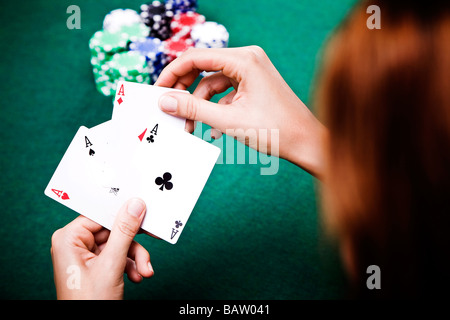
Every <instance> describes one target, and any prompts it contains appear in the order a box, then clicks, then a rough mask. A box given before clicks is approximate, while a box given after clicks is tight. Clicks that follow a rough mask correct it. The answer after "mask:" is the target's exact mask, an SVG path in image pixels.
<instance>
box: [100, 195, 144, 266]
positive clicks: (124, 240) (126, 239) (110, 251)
mask: <svg viewBox="0 0 450 320" xmlns="http://www.w3.org/2000/svg"><path fill="white" fill-rule="evenodd" d="M145 212H146V206H145V202H144V201H143V200H141V199H138V198H133V199H130V200H128V201H127V202H126V203H125V204H124V205H123V206H122V207H121V208H120V210H119V212H118V213H117V216H116V220H115V221H114V225H113V227H112V228H111V234H110V235H109V238H108V241H107V242H106V246H105V248H104V249H103V251H102V253H101V255H103V256H106V257H108V258H109V259H112V261H116V262H117V264H120V263H122V262H123V263H124V264H125V262H126V257H127V254H128V250H129V248H130V246H131V243H132V242H133V239H134V236H135V235H136V234H137V233H138V231H139V229H140V227H141V224H142V220H143V219H144V216H145Z"/></svg>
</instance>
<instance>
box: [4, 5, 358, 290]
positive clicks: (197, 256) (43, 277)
mask: <svg viewBox="0 0 450 320" xmlns="http://www.w3.org/2000/svg"><path fill="white" fill-rule="evenodd" d="M142 2H143V1H142V0H140V1H139V0H128V1H119V0H107V1H106V0H97V1H87V0H77V1H68V0H59V1H46V0H34V1H26V2H25V3H24V2H14V1H7V2H6V1H4V2H2V8H1V10H0V20H1V21H2V27H1V28H0V45H1V59H0V66H1V69H0V70H1V72H0V86H1V87H0V88H1V90H0V92H1V95H0V99H1V102H0V128H1V130H0V150H1V158H0V169H1V175H0V185H1V192H0V199H1V212H0V298H3V299H54V298H55V297H56V294H55V291H54V284H53V271H52V263H51V256H50V238H51V235H52V233H53V232H54V231H55V230H56V229H58V228H61V227H63V226H64V225H66V224H67V223H69V222H70V221H72V220H73V219H74V218H75V217H76V216H77V214H76V213H75V212H73V211H71V210H70V209H67V208H66V207H64V206H62V205H60V204H58V203H57V202H55V201H53V200H51V199H49V198H47V197H46V196H45V195H44V189H45V187H46V185H47V183H48V182H49V180H50V178H51V175H52V174H53V172H54V170H55V169H56V166H57V165H58V163H59V161H60V159H61V157H62V156H63V154H64V151H65V150H66V148H67V147H68V145H69V143H70V141H71V139H72V138H73V136H74V134H75V133H76V131H77V129H78V128H79V127H80V126H81V125H84V126H87V127H92V126H95V125H97V124H100V123H102V122H104V121H107V120H109V119H110V118H111V112H112V103H111V100H112V99H111V97H105V96H103V95H101V94H100V93H98V92H97V91H96V89H95V85H94V82H93V75H92V69H91V67H90V64H89V59H90V53H89V49H88V41H89V38H90V37H91V36H92V34H93V33H94V32H95V31H97V30H99V29H101V26H102V21H103V17H104V16H105V14H107V13H108V12H109V11H111V10H113V9H116V8H131V9H135V10H138V8H139V5H140V4H141V3H142ZM354 2H355V1H354V0H341V1H334V0H322V1H313V0H305V1H266V0H258V1H256V0H255V1H253V0H240V1H239V0H227V1H212V0H200V1H199V12H200V13H202V14H204V15H205V16H206V17H207V20H212V21H218V22H219V23H222V24H224V25H225V26H226V27H227V29H228V30H229V32H230V42H229V45H230V46H231V47H239V46H245V45H251V44H256V45H259V46H261V47H263V48H264V49H265V51H266V52H267V54H268V55H269V57H270V58H271V60H272V61H273V63H274V64H275V66H276V67H277V68H278V70H279V71H280V73H281V74H282V76H283V77H284V78H285V80H286V81H287V83H288V84H289V85H290V86H291V88H292V89H293V90H294V91H295V92H296V93H297V94H298V96H299V97H300V98H301V99H302V100H303V101H305V102H306V103H309V101H310V100H311V99H310V92H311V90H312V86H313V84H314V74H315V72H316V70H317V66H318V63H319V62H320V61H319V59H318V57H320V50H321V48H322V47H323V45H324V43H325V41H326V39H327V37H328V36H329V35H330V33H331V31H332V30H333V28H335V27H336V25H337V24H339V22H340V21H342V19H343V17H344V16H345V15H346V13H347V12H348V11H349V9H350V8H351V6H352V5H353V4H354ZM72 4H76V5H78V6H79V7H80V9H81V29H79V30H69V29H68V28H67V26H66V20H67V18H68V17H69V14H67V13H66V10H67V7H68V6H69V5H72ZM191 90H192V88H191ZM215 101H217V98H215ZM274 107H276V106H274ZM207 129H208V127H206V126H203V129H197V132H196V133H197V134H198V135H200V136H201V135H202V132H204V131H205V130H207ZM198 130H203V131H202V132H198ZM224 139H225V140H224ZM229 139H230V138H228V137H223V138H221V139H220V140H218V141H217V142H216V143H218V144H219V145H226V143H227V142H230V141H229ZM231 143H233V141H231ZM234 147H235V148H238V145H237V144H235V146H234ZM264 167H267V165H266V164H264V163H263V162H262V160H258V162H257V163H256V164H253V163H249V159H248V158H246V161H245V163H244V164H237V163H236V161H235V163H234V164H232V163H228V164H226V163H225V164H217V165H216V166H215V168H214V170H213V172H212V174H211V176H210V178H209V180H208V183H207V185H206V187H205V189H204V191H203V193H202V195H201V197H200V199H199V201H198V202H197V205H196V207H195V209H194V211H193V213H192V215H191V218H190V220H189V223H188V224H187V225H186V228H185V229H184V232H183V234H182V236H181V238H180V240H179V241H178V243H177V244H176V245H171V244H168V243H166V242H164V241H161V240H157V239H154V238H151V237H148V236H145V235H138V236H137V240H138V241H139V242H140V243H142V244H143V245H144V246H145V247H146V248H147V249H148V250H149V252H150V254H151V260H152V264H153V267H154V269H155V276H154V277H153V278H152V279H145V280H144V281H143V282H142V283H140V284H138V285H136V284H133V283H131V282H130V281H128V280H126V286H125V298H127V299H333V298H342V297H343V296H344V293H345V277H344V276H343V272H342V268H341V264H340V262H339V259H338V254H337V250H336V248H335V246H334V245H332V244H330V243H328V242H327V241H326V238H325V236H324V232H323V227H322V226H321V219H320V212H319V209H318V208H319V206H318V203H319V201H320V199H318V197H317V194H316V188H317V181H315V180H314V178H313V177H311V176H310V175H309V174H307V173H306V172H304V171H303V170H301V169H300V168H298V167H296V166H295V165H293V164H291V163H289V162H287V161H284V160H280V162H279V167H278V172H277V173H276V174H274V175H262V174H261V168H264Z"/></svg>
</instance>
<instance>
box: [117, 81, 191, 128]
mask: <svg viewBox="0 0 450 320" xmlns="http://www.w3.org/2000/svg"><path fill="white" fill-rule="evenodd" d="M173 91H176V92H183V93H186V94H188V92H187V91H184V90H176V89H171V88H163V87H157V86H152V85H147V84H140V83H135V82H128V81H119V83H118V84H117V91H116V96H115V98H114V107H113V115H112V119H113V120H117V119H120V120H121V122H122V123H129V124H133V125H134V126H135V127H136V128H140V127H142V124H143V123H146V124H147V120H148V119H153V120H154V121H155V124H157V123H159V122H160V121H162V122H164V123H165V124H166V125H169V126H173V127H175V129H181V130H184V127H185V124H186V120H185V119H182V118H178V117H174V116H171V115H168V114H166V113H165V112H163V111H161V109H160V108H159V106H158V101H159V98H160V97H161V95H162V94H164V93H167V92H173ZM150 129H152V128H150ZM143 131H144V128H142V131H141V132H140V133H143Z"/></svg>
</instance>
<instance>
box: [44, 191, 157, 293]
mask: <svg viewBox="0 0 450 320" xmlns="http://www.w3.org/2000/svg"><path fill="white" fill-rule="evenodd" d="M145 212H146V207H145V203H144V202H143V201H142V200H140V199H131V200H129V201H128V202H126V203H125V204H124V205H123V206H122V208H121V209H120V211H119V213H118V214H117V217H116V220H115V222H114V226H113V228H112V230H111V231H109V230H107V229H105V228H103V227H102V226H101V225H99V224H97V223H95V222H93V221H92V220H89V219H88V218H85V217H83V216H79V217H78V218H76V219H75V220H74V221H72V222H71V223H69V224H68V225H67V226H65V227H64V228H62V229H59V230H57V231H55V233H54V234H53V236H52V248H51V254H52V261H53V273H54V280H55V286H56V293H57V298H58V299H122V298H123V289H124V281H123V274H124V272H126V273H127V274H128V278H129V279H130V280H131V281H133V282H140V281H141V280H142V277H146V278H148V277H151V276H152V275H153V268H152V266H151V264H150V255H149V253H148V252H147V250H146V249H145V248H144V247H142V246H141V245H140V244H138V243H137V242H135V241H133V238H134V236H135V235H136V234H137V232H138V231H139V229H140V226H141V223H142V220H143V219H144V216H145Z"/></svg>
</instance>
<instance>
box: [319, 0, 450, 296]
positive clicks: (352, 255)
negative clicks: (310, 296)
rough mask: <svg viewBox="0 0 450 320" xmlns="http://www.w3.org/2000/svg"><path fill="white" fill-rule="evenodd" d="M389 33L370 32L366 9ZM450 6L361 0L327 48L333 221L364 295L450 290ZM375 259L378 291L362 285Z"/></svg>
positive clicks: (324, 93) (328, 195)
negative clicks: (378, 13)
mask: <svg viewBox="0 0 450 320" xmlns="http://www.w3.org/2000/svg"><path fill="white" fill-rule="evenodd" d="M373 4H375V5H377V6H378V7H379V8H380V11H381V16H380V17H381V29H369V28H368V27H367V24H366V23H367V19H368V18H369V16H370V14H368V13H367V12H366V9H367V7H368V6H369V5H373ZM449 8H450V1H427V2H425V1H416V2H411V1H408V2H407V1H387V0H378V1H370V2H368V1H363V2H361V3H359V4H358V5H357V6H356V7H355V9H354V10H353V12H352V13H351V14H350V15H349V17H348V18H347V20H346V21H345V22H344V23H343V24H342V25H341V26H340V28H339V29H338V30H337V32H336V34H335V35H334V36H333V38H332V39H331V41H330V43H329V44H328V46H327V49H326V52H325V56H324V64H323V67H322V71H321V72H320V74H319V77H318V85H317V91H316V93H315V99H316V103H317V104H318V107H319V110H320V112H321V115H322V120H323V122H324V123H325V125H326V126H327V127H328V128H329V130H330V141H329V145H328V147H327V150H328V167H327V173H326V180H325V181H324V211H325V221H326V223H327V226H328V227H329V230H330V231H331V232H333V233H334V234H335V235H336V236H337V237H338V238H339V239H340V240H341V244H342V248H343V252H344V256H345V257H347V258H346V264H347V269H348V270H349V273H350V275H351V278H352V280H353V284H354V288H355V289H356V291H355V292H356V294H357V295H358V296H361V297H365V296H369V297H371V296H382V297H399V298H402V297H411V296H412V297H417V296H427V295H432V294H433V293H434V294H436V293H437V292H438V291H436V289H439V288H442V289H446V286H448V285H450V272H448V270H447V267H449V266H450V256H449V249H448V248H449V247H450V237H449V236H448V235H447V228H448V226H449V225H450V224H449V223H450V77H449V72H450V9H449ZM370 265H378V266H379V267H380V271H381V290H369V289H368V288H367V286H366V279H367V277H368V276H369V275H368V274H367V273H366V270H367V268H368V266H370Z"/></svg>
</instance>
